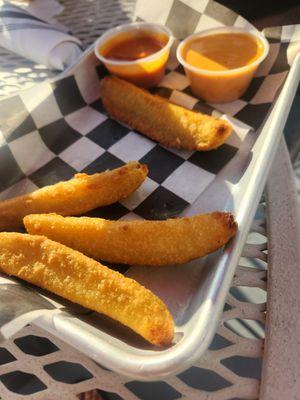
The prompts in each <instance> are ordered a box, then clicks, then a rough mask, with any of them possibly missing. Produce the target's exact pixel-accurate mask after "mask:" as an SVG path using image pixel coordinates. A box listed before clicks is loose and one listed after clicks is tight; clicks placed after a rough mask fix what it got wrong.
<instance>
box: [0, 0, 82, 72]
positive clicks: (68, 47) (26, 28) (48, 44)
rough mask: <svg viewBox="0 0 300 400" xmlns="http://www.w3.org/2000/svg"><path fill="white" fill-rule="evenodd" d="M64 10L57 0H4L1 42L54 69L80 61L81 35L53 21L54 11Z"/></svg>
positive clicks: (1, 0) (0, 17)
mask: <svg viewBox="0 0 300 400" xmlns="http://www.w3.org/2000/svg"><path fill="white" fill-rule="evenodd" d="M22 3H23V4H22ZM61 11H62V7H61V6H60V5H59V4H58V3H57V1H55V0H34V1H31V2H29V3H28V4H26V2H20V1H17V0H15V1H7V0H0V46H2V47H4V48H6V49H7V50H10V51H13V52H15V53H17V54H19V55H20V56H23V57H25V58H27V59H29V60H32V61H34V62H36V63H38V64H44V65H46V66H47V67H48V68H50V69H57V70H61V71H62V70H64V69H65V68H66V67H68V66H69V65H70V64H72V63H73V62H74V61H76V59H77V58H78V57H79V56H80V54H81V53H82V49H81V47H80V46H81V42H80V40H79V39H77V38H75V37H74V36H71V35H70V34H68V33H67V32H66V29H65V28H64V27H63V26H62V25H60V24H57V23H56V24H53V17H54V15H57V14H58V13H60V12H61ZM48 21H51V24H50V23H49V22H48Z"/></svg>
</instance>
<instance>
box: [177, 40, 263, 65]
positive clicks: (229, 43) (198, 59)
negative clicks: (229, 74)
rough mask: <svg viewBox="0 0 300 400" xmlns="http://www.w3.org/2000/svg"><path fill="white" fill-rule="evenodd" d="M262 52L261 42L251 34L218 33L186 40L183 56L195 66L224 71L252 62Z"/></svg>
mask: <svg viewBox="0 0 300 400" xmlns="http://www.w3.org/2000/svg"><path fill="white" fill-rule="evenodd" d="M263 52H264V45H263V43H262V42H261V41H260V40H259V39H257V38H256V37H255V36H253V35H250V34H247V33H218V34H213V35H209V36H203V37H198V38H196V39H195V40H191V41H190V42H188V43H187V45H186V46H185V48H184V49H183V58H184V59H185V61H186V62H187V63H188V64H190V65H192V66H194V67H196V68H201V69H206V70H209V71H226V70H230V69H236V68H241V67H244V66H246V65H249V64H252V63H253V62H254V61H256V60H257V59H258V58H259V57H260V56H261V55H262V54H263Z"/></svg>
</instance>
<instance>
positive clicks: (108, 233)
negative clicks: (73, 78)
mask: <svg viewBox="0 0 300 400" xmlns="http://www.w3.org/2000/svg"><path fill="white" fill-rule="evenodd" d="M24 225H25V227H26V229H27V231H28V232H29V233H31V234H37V235H45V236H47V237H48V238H49V239H52V240H55V241H57V242H60V243H63V244H65V245H67V246H69V247H72V248H74V249H76V250H79V251H81V252H82V253H84V254H86V255H88V256H90V257H93V258H95V259H97V260H105V261H108V262H113V263H124V264H131V265H134V264H137V265H142V264H146V265H170V264H182V263H185V262H187V261H190V260H193V259H195V258H198V257H201V256H204V255H206V254H208V253H211V252H213V251H215V250H217V249H218V248H219V247H221V246H223V245H224V244H225V243H227V242H228V240H229V239H230V238H231V237H232V236H234V235H235V233H236V230H237V224H236V222H235V221H234V218H233V216H232V214H230V213H225V212H218V211H216V212H213V213H210V214H200V215H195V216H193V217H188V218H177V219H168V220H166V221H109V220H105V219H101V218H88V217H80V218H76V217H66V218H64V217H61V216H59V215H55V214H43V215H37V214H36V215H27V216H26V217H25V218H24Z"/></svg>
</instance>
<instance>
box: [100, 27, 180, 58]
mask: <svg viewBox="0 0 300 400" xmlns="http://www.w3.org/2000/svg"><path fill="white" fill-rule="evenodd" d="M139 28H149V30H151V29H152V30H153V31H154V30H155V29H156V31H158V30H160V31H161V32H163V33H165V34H166V35H167V36H168V38H169V40H168V41H167V43H166V44H165V45H164V47H162V48H161V49H160V50H159V51H156V52H155V53H153V54H150V55H149V56H146V57H142V58H139V59H137V60H132V61H125V60H124V61H123V60H122V61H120V60H111V59H110V58H107V57H104V56H103V55H102V54H100V51H99V47H100V46H101V44H103V43H105V42H106V41H107V40H109V39H111V38H113V37H114V36H117V35H118V34H119V33H121V32H128V31H130V30H137V29H139ZM173 42H174V36H173V34H172V32H171V30H170V29H169V28H167V27H166V26H164V25H162V24H155V23H151V22H131V23H129V24H123V25H119V26H117V27H115V28H111V29H109V30H108V31H106V32H105V33H103V35H101V36H100V37H99V38H98V39H97V40H96V42H95V47H94V52H95V55H96V57H97V58H98V59H99V60H100V61H102V62H103V64H105V63H106V64H110V65H116V66H117V65H118V66H129V65H137V64H139V63H140V62H147V61H151V60H153V59H155V58H157V57H158V56H159V55H160V54H163V53H164V52H165V51H166V49H168V48H170V47H171V46H172V44H173Z"/></svg>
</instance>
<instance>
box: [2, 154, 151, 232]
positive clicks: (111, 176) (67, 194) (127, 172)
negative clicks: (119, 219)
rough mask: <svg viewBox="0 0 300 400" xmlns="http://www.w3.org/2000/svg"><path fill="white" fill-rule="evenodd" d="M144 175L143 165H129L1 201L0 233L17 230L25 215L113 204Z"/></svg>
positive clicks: (81, 210)
mask: <svg viewBox="0 0 300 400" xmlns="http://www.w3.org/2000/svg"><path fill="white" fill-rule="evenodd" d="M147 173H148V168H147V166H146V165H143V164H140V163H139V162H137V161H132V162H129V163H128V164H126V165H124V166H122V167H121V168H117V169H114V170H111V171H106V172H102V173H96V174H93V175H87V174H82V173H81V174H76V175H75V176H74V178H72V179H70V180H69V181H65V182H58V183H56V184H55V185H51V186H45V187H43V188H42V189H38V190H36V191H34V192H32V193H28V194H25V195H22V196H18V197H15V198H12V199H8V200H4V201H2V202H0V231H4V230H14V229H17V228H19V227H20V226H21V225H22V220H23V217H24V216H25V215H27V214H35V213H48V212H55V213H57V214H60V215H79V214H83V213H84V212H87V211H89V210H92V209H94V208H97V207H101V206H106V205H108V204H112V203H115V202H116V201H119V200H121V199H124V198H125V197H127V196H128V195H129V194H131V193H132V192H134V191H135V190H136V189H137V188H138V187H139V186H140V185H141V184H142V182H143V181H144V180H145V178H146V176H147Z"/></svg>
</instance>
